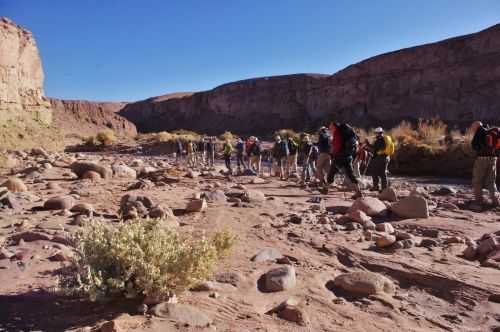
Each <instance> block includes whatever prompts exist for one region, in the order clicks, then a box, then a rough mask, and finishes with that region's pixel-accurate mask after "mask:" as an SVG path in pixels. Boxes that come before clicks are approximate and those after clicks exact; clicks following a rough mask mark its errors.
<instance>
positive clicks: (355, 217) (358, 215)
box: [348, 210, 372, 226]
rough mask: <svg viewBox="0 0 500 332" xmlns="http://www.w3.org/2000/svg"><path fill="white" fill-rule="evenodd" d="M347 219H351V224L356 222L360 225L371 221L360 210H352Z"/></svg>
mask: <svg viewBox="0 0 500 332" xmlns="http://www.w3.org/2000/svg"><path fill="white" fill-rule="evenodd" d="M348 217H349V219H351V220H352V221H353V222H357V223H359V224H361V225H363V226H364V225H365V224H366V223H368V222H371V221H372V218H371V217H369V216H368V215H367V214H366V213H364V212H363V211H361V210H353V211H350V212H349V214H348Z"/></svg>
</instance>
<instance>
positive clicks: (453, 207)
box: [439, 202, 460, 211]
mask: <svg viewBox="0 0 500 332" xmlns="http://www.w3.org/2000/svg"><path fill="white" fill-rule="evenodd" d="M439 207H440V208H442V209H444V210H449V211H458V210H460V208H459V207H458V205H455V204H453V203H449V202H443V203H440V204H439Z"/></svg>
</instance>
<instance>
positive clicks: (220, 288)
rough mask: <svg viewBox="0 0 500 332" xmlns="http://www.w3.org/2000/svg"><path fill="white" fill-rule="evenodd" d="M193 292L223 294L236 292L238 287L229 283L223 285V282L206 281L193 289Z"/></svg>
mask: <svg viewBox="0 0 500 332" xmlns="http://www.w3.org/2000/svg"><path fill="white" fill-rule="evenodd" d="M191 290H192V291H195V292H221V293H228V292H233V291H235V290H236V287H235V286H233V285H231V284H228V283H221V282H214V281H204V282H201V283H199V284H198V285H196V286H194V287H193V288H191Z"/></svg>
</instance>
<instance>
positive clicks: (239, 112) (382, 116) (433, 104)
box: [120, 25, 500, 134]
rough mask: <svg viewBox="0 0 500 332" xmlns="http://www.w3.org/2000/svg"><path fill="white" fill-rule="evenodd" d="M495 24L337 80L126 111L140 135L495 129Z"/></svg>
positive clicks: (239, 88) (498, 92) (283, 83)
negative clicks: (397, 127) (428, 122)
mask: <svg viewBox="0 0 500 332" xmlns="http://www.w3.org/2000/svg"><path fill="white" fill-rule="evenodd" d="M499 109H500V25H496V26H493V27H491V28H489V29H486V30H483V31H481V32H478V33H474V34H470V35H466V36H461V37H456V38H451V39H447V40H444V41H441V42H437V43H432V44H426V45H422V46H416V47H412V48H407V49H402V50H399V51H395V52H391V53H387V54H382V55H379V56H376V57H373V58H370V59H367V60H365V61H362V62H360V63H357V64H354V65H351V66H349V67H347V68H345V69H343V70H341V71H339V72H337V73H336V74H334V75H317V74H298V75H289V76H277V77H266V78H257V79H249V80H244V81H239V82H234V83H229V84H225V85H222V86H219V87H217V88H215V89H213V90H210V91H206V92H199V93H193V94H183V95H181V96H169V97H168V98H151V99H148V100H144V101H140V102H137V103H131V104H128V105H126V106H125V107H124V108H123V110H122V111H120V114H121V115H123V116H125V117H126V118H128V119H129V120H131V121H132V122H134V123H135V124H136V125H137V127H138V129H139V130H140V131H160V130H172V129H178V128H184V129H192V130H196V131H199V132H206V133H211V134H215V133H220V132H222V131H224V130H226V129H229V130H232V131H235V132H240V133H269V132H270V131H273V130H275V129H278V128H295V129H304V128H305V129H308V128H309V129H312V128H316V127H317V126H318V125H319V124H321V123H324V122H326V121H331V120H336V121H350V122H351V123H353V124H355V125H360V126H368V125H371V126H373V125H376V124H377V125H378V124H382V125H393V124H396V123H397V122H399V121H401V120H403V119H408V120H416V119H419V118H431V117H435V116H439V117H440V118H441V119H443V120H445V121H448V122H451V123H455V124H458V125H468V124H469V123H470V122H471V121H472V120H473V119H482V120H484V121H486V122H500V111H499Z"/></svg>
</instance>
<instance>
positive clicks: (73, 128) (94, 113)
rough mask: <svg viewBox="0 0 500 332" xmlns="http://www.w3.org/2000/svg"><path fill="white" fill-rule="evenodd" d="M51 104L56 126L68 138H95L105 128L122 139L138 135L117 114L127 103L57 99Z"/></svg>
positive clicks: (131, 126)
mask: <svg viewBox="0 0 500 332" xmlns="http://www.w3.org/2000/svg"><path fill="white" fill-rule="evenodd" d="M50 103H51V105H52V109H53V112H54V125H55V126H57V127H58V128H61V129H62V130H63V131H64V132H65V134H66V135H67V136H71V134H74V135H75V136H80V137H86V136H93V135H95V134H96V133H97V132H99V131H100V130H102V129H104V128H110V129H112V130H113V131H115V133H116V134H117V135H119V136H122V137H134V136H135V135H137V130H136V128H135V125H134V124H133V123H131V122H130V121H128V120H127V119H125V118H123V117H121V116H119V115H118V114H117V112H118V111H120V110H121V109H122V108H123V107H124V106H125V105H126V104H127V103H120V102H91V101H86V100H61V99H55V98H51V99H50Z"/></svg>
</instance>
